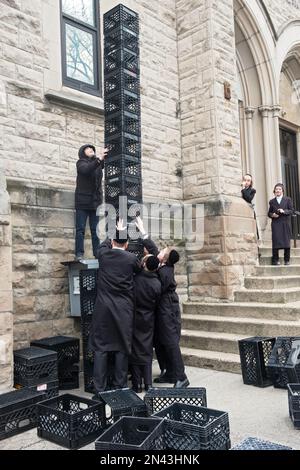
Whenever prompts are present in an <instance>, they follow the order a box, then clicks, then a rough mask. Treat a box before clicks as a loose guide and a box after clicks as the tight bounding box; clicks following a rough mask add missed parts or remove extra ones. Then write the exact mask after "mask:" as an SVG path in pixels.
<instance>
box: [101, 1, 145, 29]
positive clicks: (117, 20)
mask: <svg viewBox="0 0 300 470" xmlns="http://www.w3.org/2000/svg"><path fill="white" fill-rule="evenodd" d="M121 27H125V28H127V29H128V30H129V31H133V32H135V33H138V31H139V17H138V15H137V13H135V12H134V11H132V10H130V9H129V8H127V7H125V6H124V5H117V6H116V7H115V8H113V9H111V10H110V11H108V12H107V13H105V15H104V33H111V31H113V30H114V29H115V28H121Z"/></svg>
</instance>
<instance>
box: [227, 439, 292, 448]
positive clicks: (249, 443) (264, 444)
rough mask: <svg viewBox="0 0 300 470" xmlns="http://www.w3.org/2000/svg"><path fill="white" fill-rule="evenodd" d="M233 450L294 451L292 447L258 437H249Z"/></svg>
mask: <svg viewBox="0 0 300 470" xmlns="http://www.w3.org/2000/svg"><path fill="white" fill-rule="evenodd" d="M231 450H293V449H292V448H291V447H287V446H284V445H282V444H276V443H275V442H269V441H263V440H262V439H258V438H257V437H247V438H246V439H244V440H243V441H241V442H240V443H239V444H237V445H236V446H234V447H232V449H231Z"/></svg>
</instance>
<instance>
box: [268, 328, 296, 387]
mask: <svg viewBox="0 0 300 470" xmlns="http://www.w3.org/2000/svg"><path fill="white" fill-rule="evenodd" d="M268 373H269V374H270V378H271V380H272V382H273V384H274V387H275V388H287V384H288V383H299V382H300V337H287V336H280V337H278V338H277V339H276V342H275V345H274V347H273V350H272V353H271V355H270V358H269V362H268Z"/></svg>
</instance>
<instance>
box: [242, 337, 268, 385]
mask: <svg viewBox="0 0 300 470" xmlns="http://www.w3.org/2000/svg"><path fill="white" fill-rule="evenodd" d="M275 341H276V338H271V337H259V336H254V337H252V338H245V339H242V340H240V341H239V351H240V358H241V368H242V375H243V381H244V384H246V385H255V386H256V387H268V386H269V385H272V380H271V379H270V377H269V375H268V371H267V364H268V361H269V358H270V355H271V352H272V349H273V346H274V343H275Z"/></svg>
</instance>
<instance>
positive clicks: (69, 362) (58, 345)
mask: <svg viewBox="0 0 300 470" xmlns="http://www.w3.org/2000/svg"><path fill="white" fill-rule="evenodd" d="M30 345H31V346H36V347H40V348H44V349H49V350H52V351H56V352H57V366H58V380H59V388H60V389H61V390H69V389H70V388H78V387H79V377H78V374H79V369H78V367H76V364H78V362H79V339H78V338H73V337H69V336H53V337H50V338H42V339H39V340H35V341H32V342H31V343H30ZM76 371H77V374H76ZM76 375H77V378H76Z"/></svg>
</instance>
